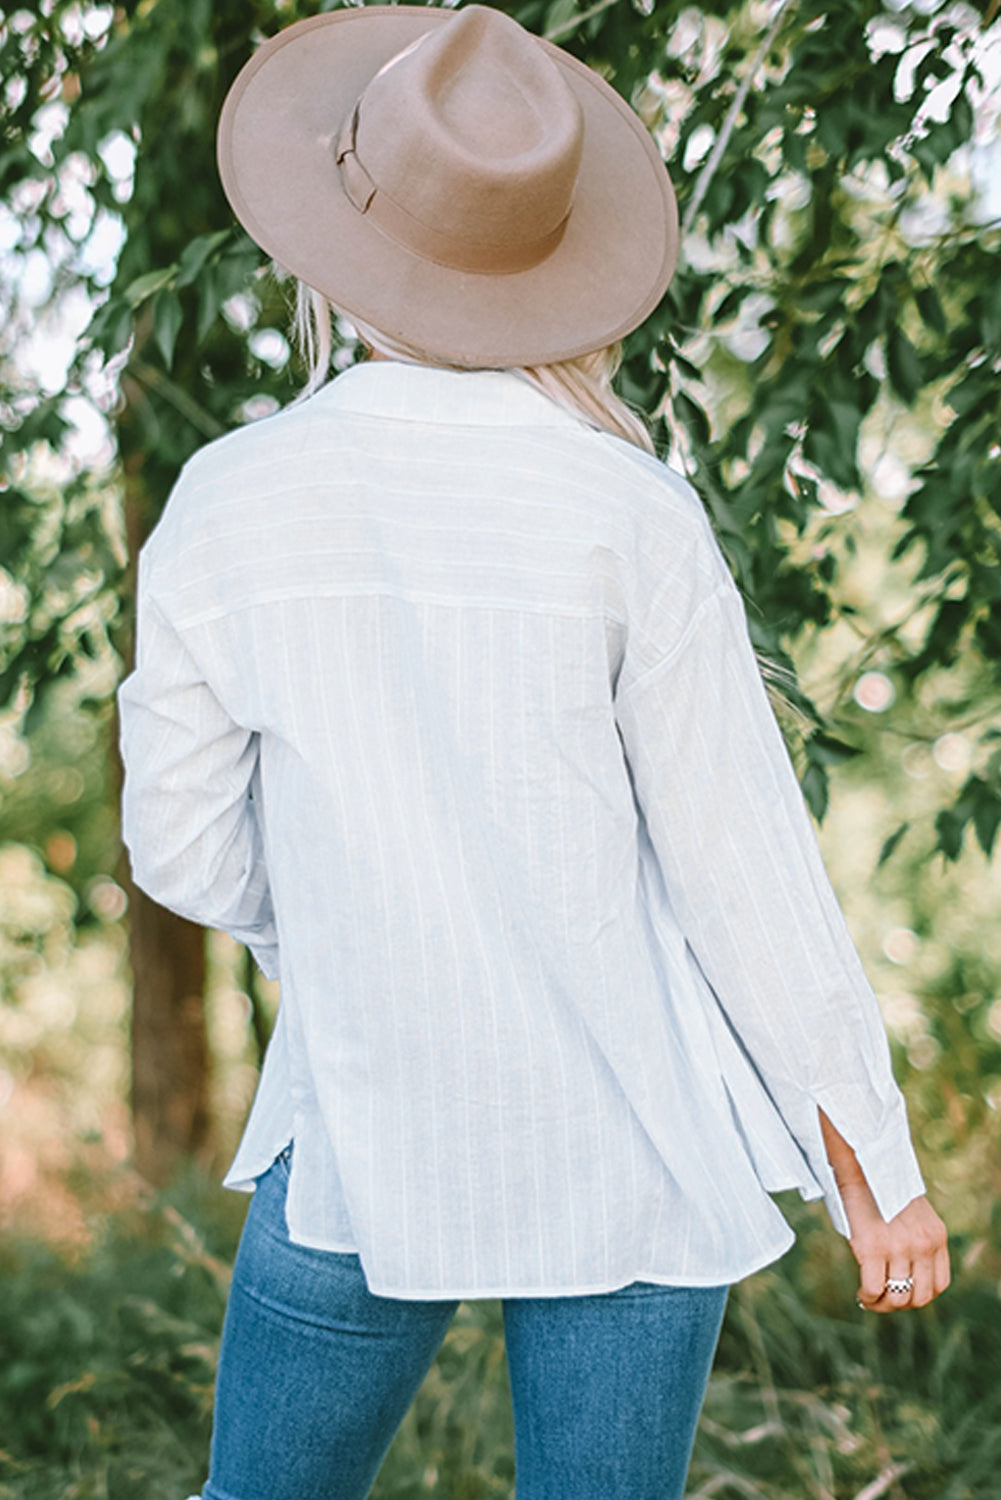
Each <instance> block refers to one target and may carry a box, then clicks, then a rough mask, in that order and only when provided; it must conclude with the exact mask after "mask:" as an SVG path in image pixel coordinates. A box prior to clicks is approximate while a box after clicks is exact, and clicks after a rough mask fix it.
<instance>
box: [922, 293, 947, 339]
mask: <svg viewBox="0 0 1001 1500" xmlns="http://www.w3.org/2000/svg"><path fill="white" fill-rule="evenodd" d="M914 300H915V302H916V303H917V304H918V312H919V313H920V314H921V317H922V318H923V320H924V321H925V322H926V323H927V324H928V327H929V328H931V329H933V330H934V331H935V333H945V330H946V326H947V325H946V321H945V313H944V312H943V310H942V304H941V302H940V301H939V297H938V292H936V291H935V289H934V287H930V286H923V287H918V289H917V290H916V291H915V293H914Z"/></svg>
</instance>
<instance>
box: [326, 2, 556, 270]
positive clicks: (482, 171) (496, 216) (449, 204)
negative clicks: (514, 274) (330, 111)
mask: <svg viewBox="0 0 1001 1500" xmlns="http://www.w3.org/2000/svg"><path fill="white" fill-rule="evenodd" d="M583 133H584V130H583V119H582V114H581V109H580V106H579V104H578V103H577V99H576V97H575V96H574V93H573V91H572V90H571V89H570V88H569V86H568V85H567V83H566V82H565V81H564V79H563V77H562V75H561V72H560V69H559V68H558V67H557V65H556V64H555V63H554V62H553V61H552V60H551V58H550V57H548V56H547V55H546V53H545V51H544V50H543V48H542V47H541V46H540V45H539V43H538V42H537V41H536V40H535V39H534V38H533V37H531V36H530V35H529V34H528V33H527V32H525V31H524V30H523V29H522V27H520V26H519V25H518V24H517V22H515V21H513V20H511V18H510V17H509V16H506V15H504V14H503V13H502V12H500V11H495V10H489V9H487V8H485V7H483V6H477V5H471V6H468V7H466V8H465V9H464V10H462V11H458V12H456V13H455V14H454V15H453V16H452V17H450V18H449V20H448V21H447V22H446V23H445V24H443V25H441V26H438V27H436V28H434V30H432V31H429V32H427V33H426V34H425V35H424V36H423V37H422V38H421V39H420V41H419V42H418V43H416V44H414V45H412V46H410V47H408V48H405V49H404V50H403V51H402V52H401V53H399V54H397V56H395V57H393V58H392V59H390V61H389V63H387V64H386V65H385V66H384V67H383V68H382V69H381V70H380V72H379V73H377V74H376V76H375V77H374V78H373V79H372V80H371V82H370V83H369V84H368V86H367V88H366V89H365V90H364V92H363V94H362V95H361V98H360V99H359V100H358V103H357V105H356V129H355V139H354V151H355V154H356V157H357V161H358V162H359V163H360V164H361V165H362V167H363V168H364V171H365V173H366V175H367V177H368V178H369V179H370V181H371V184H372V187H373V188H374V190H375V195H376V197H378V196H379V195H383V196H384V198H387V199H389V200H391V202H392V204H393V206H394V208H395V209H398V210H400V211H402V213H403V214H404V215H406V216H408V217H409V218H410V219H412V220H414V221H415V230H417V231H419V229H420V228H421V227H423V228H427V229H430V230H432V231H434V233H435V235H436V238H437V237H438V236H441V237H443V238H447V239H451V240H454V241H455V242H456V245H457V247H458V248H460V250H461V247H462V246H466V245H468V246H484V247H490V248H493V249H496V251H497V252H498V253H499V254H500V255H501V256H503V254H504V253H505V252H506V251H511V252H513V253H514V254H515V255H516V256H518V258H519V263H521V262H522V261H523V259H524V253H525V252H526V251H527V252H528V253H530V252H531V249H532V247H533V246H535V245H538V246H539V249H540V254H539V257H538V258H540V259H541V258H543V256H544V255H545V254H548V253H549V252H550V251H551V250H552V249H553V248H555V244H556V242H557V239H556V236H557V234H558V232H559V230H560V228H561V226H562V225H563V223H564V222H565V220H566V219H567V217H568V215H569V213H570V210H571V207H572V204H573V195H574V187H575V184H576V181H577V174H578V169H579V166H580V159H581V151H582V146H583ZM402 224H403V232H405V225H406V220H403V221H402ZM394 229H395V232H396V233H397V234H399V233H400V232H401V229H400V221H396V223H395V225H394ZM519 252H521V254H520V255H519Z"/></svg>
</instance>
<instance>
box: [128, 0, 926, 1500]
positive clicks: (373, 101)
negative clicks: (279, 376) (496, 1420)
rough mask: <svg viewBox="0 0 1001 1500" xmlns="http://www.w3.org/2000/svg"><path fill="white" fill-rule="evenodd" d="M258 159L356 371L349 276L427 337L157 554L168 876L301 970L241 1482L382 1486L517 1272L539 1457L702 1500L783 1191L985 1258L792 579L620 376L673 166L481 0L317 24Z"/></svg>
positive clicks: (509, 1300)
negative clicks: (815, 704)
mask: <svg viewBox="0 0 1001 1500" xmlns="http://www.w3.org/2000/svg"><path fill="white" fill-rule="evenodd" d="M219 153H220V166H221V171H222V176H223V182H224V185H225V188H226V192H227V194H228V196H229V199H230V201H231V203H232V205H233V207H234V209H235V211H236V213H237V216H238V217H239V218H240V220H241V222H242V223H243V224H244V225H245V226H246V228H247V229H248V230H249V232H250V233H251V234H252V235H253V236H254V237H255V239H257V240H258V241H259V243H260V244H261V245H262V246H263V247H264V248H265V249H266V250H267V251H268V252H269V253H270V254H272V255H273V256H274V257H275V258H276V259H277V260H278V261H279V262H280V263H281V264H282V265H283V266H285V267H287V268H288V269H289V270H290V271H292V272H293V273H294V274H295V275H296V276H297V277H298V278H299V280H300V282H301V283H302V285H303V287H304V288H308V289H311V290H310V292H309V296H310V297H311V298H312V302H313V307H314V310H317V309H319V311H320V312H321V313H322V314H323V317H322V318H321V321H320V324H319V329H320V347H319V349H318V363H317V366H316V369H315V371H314V380H313V382H312V385H313V386H314V387H316V386H317V385H320V384H322V381H323V379H324V378H325V376H326V373H327V368H326V367H327V356H328V355H329V321H326V322H324V319H325V318H326V317H327V316H328V311H329V305H331V304H332V305H333V306H334V307H336V308H337V309H339V310H340V311H342V312H345V313H346V314H347V315H348V316H349V317H350V318H351V319H352V320H353V321H354V322H355V324H356V326H357V327H358V328H359V329H360V330H361V331H362V333H363V336H364V337H366V338H367V340H368V341H369V344H370V347H371V348H372V350H373V352H374V353H375V354H376V356H377V357H376V358H374V359H372V360H370V361H368V362H366V363H365V364H363V365H360V366H356V367H354V368H352V369H350V370H348V371H347V372H345V373H344V374H342V375H340V376H339V377H337V378H336V379H334V380H333V381H331V382H329V383H328V384H325V385H322V388H321V389H318V390H317V391H316V393H315V394H313V395H311V397H310V399H308V400H306V401H305V402H301V403H297V404H296V405H294V406H293V407H291V408H289V409H288V410H287V411H285V412H284V413H282V414H280V415H278V416H275V417H274V418H271V419H269V420H267V421H265V422H261V423H258V424H254V425H252V426H251V427H249V428H245V429H243V430H241V431H238V432H236V433H232V434H230V435H229V436H227V437H225V438H223V439H221V440H220V441H218V442H215V443H212V444H210V445H209V446H208V447H207V448H205V449H203V450H202V451H201V452H200V453H198V454H197V455H196V456H195V457H194V458H193V459H192V460H191V462H190V463H189V464H188V465H187V466H186V468H185V470H184V472H183V474H182V475H181V478H180V480H179V482H178V484H177V486H176V489H175V491H174V493H173V495H172V497H171V499H170V502H169V503H168V505H167V508H166V511H165V513H164V515H163V517H162V519H161V521H160V523H159V525H158V526H157V528H156V530H155V532H154V534H153V536H152V537H151V538H150V540H149V541H148V543H147V544H146V546H145V547H144V549H143V552H142V555H141V558H140V580H139V623H138V652H137V666H136V670H135V672H134V673H133V674H132V675H131V676H130V677H129V678H128V679H127V681H126V682H125V683H124V684H123V686H122V688H121V690H120V706H121V714H122V724H123V740H122V743H123V754H124V760H125V764H126V784H125V793H124V832H125V839H126V842H127V844H128V847H129V849H130V852H131V856H132V861H133V869H134V872H135V878H136V880H137V882H138V884H139V885H140V886H142V887H143V888H144V889H146V890H147V891H149V892H150V894H151V895H152V896H154V897H155V898H156V899H157V900H159V901H161V902H162V903H163V904H165V905H166V906H168V907H171V908H172V909H173V910H175V911H178V912H180V913H182V914H183V915H185V916H188V917H190V918H192V919H193V920H195V921H199V922H203V923H205V924H206V925H211V926H215V927H220V928H223V929H225V930H227V931H228V932H230V933H232V934H233V935H234V936H235V937H237V938H239V939H240V940H241V941H243V942H245V943H247V944H249V945H250V947H251V948H252V950H253V952H254V954H255V956H256V958H257V960H258V962H259V964H260V966H261V968H262V969H263V970H264V972H265V974H267V975H268V976H270V977H280V980H281V1004H280V1008H279V1015H278V1022H277V1027H276V1032H275V1036H274V1039H273V1041H272V1043H271V1046H270V1048H269V1050H268V1054H267V1058H266V1061H265V1064H264V1069H263V1074H262V1078H261V1082H260V1087H259V1090H258V1094H257V1098H256V1100H255V1103H254V1108H253V1111H252V1113H251V1117H250V1121H249V1123H248V1126H247V1130H246V1133H245V1135H244V1138H243V1141H242V1143H241V1146H240V1149H239V1152H238V1154H237V1157H236V1160H235V1161H234V1163H233V1166H232V1168H231V1169H230V1172H229V1174H228V1176H227V1178H226V1182H227V1184H228V1185H229V1186H231V1187H237V1188H242V1189H244V1190H246V1191H254V1198H253V1202H252V1204H251V1208H250V1212H249V1215H248V1219H247V1223H246V1226H245V1229H244V1233H243V1237H242V1240H241V1245H240V1250H239V1254H238V1257H237V1262H236V1267H235V1271H234V1282H233V1291H232V1296H231V1298H230V1303H229V1308H228V1311H227V1316H226V1325H225V1330H224V1336H223V1344H222V1352H221V1360H220V1368H219V1377H218V1385H217V1392H216V1414H215V1427H214V1434H213V1445H212V1463H211V1474H210V1478H209V1481H208V1484H207V1485H206V1488H205V1490H204V1492H203V1493H204V1496H205V1497H206V1500H286V1497H287V1500H314V1497H321V1496H322V1497H330V1500H353V1497H361V1496H364V1495H365V1494H367V1493H368V1491H369V1488H370V1486H371V1484H372V1482H373V1479H374V1477H375V1475H376V1472H377V1470H378V1468H379V1464H380V1462H381V1460H382V1458H383V1456H384V1454H385V1452H386V1449H387V1448H388V1446H389V1443H390V1441H391V1439H392V1437H393V1434H394V1433H395V1431H396V1429H397V1427H398V1425H399V1422H400V1421H401V1420H402V1417H403V1415H404V1414H405V1412H406V1410H407V1408H408V1406H409V1404H410V1401H411V1400H412V1398H413V1395H414V1393H415V1391H416V1389H417V1387H418V1385H419V1384H420V1382H421V1380H422V1378H423V1376H424V1374H425V1372H426V1370H427V1368H428V1366H429V1364H430V1362H431V1360H432V1359H433V1357H434V1354H435V1351H436V1349H437V1347H438V1345H439V1343H440V1341H441V1339H442V1337H443V1336H444V1333H445V1331H446V1329H447V1327H448V1324H449V1321H450V1319H451V1317H452V1314H453V1312H454V1310H455V1308H456V1306H457V1303H458V1301H459V1300H460V1299H463V1298H465V1299H471V1298H476V1297H497V1298H501V1299H502V1301H503V1312H504V1323H505V1338H506V1345H507V1357H508V1368H509V1373H510V1380H511V1391H512V1401H513V1406H514V1415H515V1431H516V1455H515V1457H516V1465H517V1493H518V1496H519V1500H540V1497H543V1496H544V1497H546V1500H598V1497H601V1500H609V1497H622V1500H646V1497H650V1500H653V1497H655V1496H656V1497H657V1500H664V1497H675V1496H680V1495H681V1494H682V1492H683V1489H684V1480H685V1473H686V1469H687V1466H688V1461H689V1456H690V1451H691V1445H692V1441H693V1435H694V1431H695V1425H696V1421H697V1417H698V1412H699V1408H700V1404H701V1401H702V1399H703V1395H704V1391H705V1385H706V1381H707V1378H708V1373H709V1369H710V1365H711V1361H712V1357H713V1353H714V1349H715V1345H716V1339H717V1336H718V1332H719V1327H720V1323H721V1319H722V1316H723V1310H724V1304H725V1300H726V1295H727V1290H728V1287H729V1286H730V1285H731V1284H732V1283H733V1282H734V1281H736V1280H738V1279H739V1278H741V1277H743V1276H746V1275H748V1274H749V1273H751V1272H752V1271H754V1270H755V1269H757V1268H759V1267H761V1266H764V1265H766V1264H769V1263H770V1262H772V1261H774V1260H775V1259H776V1258H777V1257H778V1256H780V1255H781V1254H782V1253H783V1252H784V1251H785V1250H786V1249H787V1248H788V1246H789V1244H790V1243H791V1241H792V1238H793V1236H792V1233H791V1231H790V1229H789V1227H788V1225H787V1224H786V1221H785V1220H784V1218H783V1217H782V1215H781V1214H780V1213H779V1211H778V1209H777V1207H776V1206H775V1205H774V1203H773V1202H772V1200H771V1198H770V1197H769V1192H770V1191H772V1190H776V1189H779V1188H785V1187H791V1186H795V1187H798V1188H799V1189H800V1191H801V1192H802V1194H803V1195H804V1197H807V1198H816V1197H819V1196H821V1195H823V1196H824V1197H825V1199H826V1201H827V1204H828V1207H829V1209H830V1212H831V1216H832V1219H833V1222H834V1224H835V1227H836V1228H837V1229H839V1230H840V1231H841V1233H843V1234H845V1235H846V1236H848V1237H849V1238H850V1242H851V1245H852V1249H853V1250H854V1252H855V1255H856V1257H857V1258H858V1260H859V1265H860V1290H859V1301H860V1305H862V1306H864V1307H871V1308H874V1309H875V1310H877V1311H891V1310H896V1309H902V1308H905V1307H918V1306H922V1305H924V1304H926V1303H927V1302H928V1301H930V1300H931V1298H932V1297H934V1296H935V1295H937V1294H938V1293H939V1292H941V1291H942V1290H943V1289H944V1287H945V1286H946V1285H947V1284H948V1280H949V1268H948V1257H947V1251H946V1238H945V1230H944V1226H943V1225H942V1223H941V1220H940V1219H939V1218H938V1216H937V1214H936V1213H935V1212H934V1210H933V1209H932V1208H931V1206H930V1205H929V1203H928V1201H927V1198H926V1197H925V1196H924V1183H923V1181H922V1178H921V1174H920V1171H919V1169H918V1165H917V1162H916V1159H915V1156H914V1152H913V1148H912V1145H911V1141H910V1136H909V1132H908V1126H907V1119H906V1113H905V1109H904V1104H903V1099H902V1096H901V1094H900V1091H899V1089H898V1088H897V1086H896V1084H895V1083H894V1080H893V1076H892V1073H891V1071H890V1061H889V1051H888V1047H887V1041H886V1035H885V1032H884V1030H883V1026H882V1022H881V1019H880V1014H879V1010H878V1006H877V1004H876V1000H875V997H874V995H873V993H872V990H871V988H870V986H869V984H868V982H867V980H866V977H865V975H864V973H863V970H862V968H861V965H860V962H859V959H858V956H857V954H856V952H855V949H854V947H853V946H852V943H851V939H850V937H849V935H848V932H847V929H846V926H845V923H844V919H843V917H842V915H841V912H840V910H839V908H838V906H837V903H836V900H835V898H834V895H833V892H832V890H831V887H830V884H829V881H828V879H827V876H826V872H825V870H824V867H823V863H822V861H821V858H820V854H819V850H818V847H817V844H816V841H815V838H814V836H813V831H812V827H811V825H810V822H809V818H808V816H807V814H806V811H805V807H804V804H803V800H802V797H801V794H800V791H799V786H798V783H797V781H796V778H795V775H794V773H793V770H792V767H791V765H790V762H789V759H788V755H787V754H786V751H785V747H784V745H783V742H782V739H781V735H780V733H779V730H778V727H777V725H776V722H775V719H774V717H773V716H772V714H771V710H770V708H769V706H768V701H767V697H766V694H765V691H764V688H763V685H762V682H761V677H760V675H759V672H758V670H757V665H756V660H755V657H754V654H753V651H752V648H751V645H750V641H749V638H748V634H747V627H746V621H745V617H744V613H743V607H742V604H741V601H740V596H739V594H738V592H737V590H736V587H735V585H734V583H733V580H732V578H731V576H730V574H729V572H728V570H727V567H726V565H725V562H724V560H723V557H722V555H721V553H720V551H719V548H718V546H717V544H716V541H715V538H714V536H713V533H712V530H711V528H710V526H709V524H708V521H707V518H706V516H705V513H704V511H703V509H702V507H701V505H700V504H699V502H698V499H697V497H696V496H695V495H694V493H693V491H692V490H691V489H690V488H689V487H688V486H687V484H685V482H684V481H682V480H681V479H680V478H678V477H677V476H676V475H674V474H673V473H672V472H671V471H669V470H668V469H666V468H665V467H664V466H663V465H662V464H660V463H659V462H658V461H657V460H656V458H654V457H653V455H652V453H651V452H650V451H649V448H650V445H649V439H648V438H647V437H646V435H645V433H644V432H643V430H642V429H641V427H640V424H639V423H638V422H637V421H636V419H635V418H633V417H632V416H631V414H630V413H629V412H628V411H627V410H626V408H625V407H624V406H623V405H622V403H621V402H620V401H619V400H618V399H617V398H616V397H615V396H614V395H613V394H612V391H611V385H610V379H611V374H612V371H613V368H614V359H615V350H614V346H615V344H616V341H617V340H619V339H620V338H621V337H622V336H623V335H624V334H625V333H627V332H628V331H629V330H631V329H632V328H634V327H636V326H637V325H638V324H639V323H640V322H641V321H642V320H643V318H644V317H645V316H646V315H647V314H648V313H649V312H650V311H651V309H652V308H653V307H654V306H655V305H656V304H657V302H658V301H659V300H660V298H661V297H662V295H663V293H664V290H665V288H666V286H667V283H668V281H669V279H670V276H671V274H672V271H673V268H674V263H675V258H676V250H677V219H676V214H675V205H674V197H673V193H672V190H671V185H670V182H669V180H668V177H667V174H666V172H665V171H664V168H663V164H662V163H661V161H660V158H659V155H658V153H657V152H656V150H655V148H654V146H653V144H652V142H651V141H650V139H649V137H648V135H647V133H646V131H645V130H644V128H643V126H642V124H641V123H640V122H639V120H638V119H637V118H636V117H635V116H634V115H633V114H632V112H631V111H630V110H629V109H628V108H627V107H626V106H625V105H624V104H623V102H622V101H621V100H620V99H619V98H618V96H617V95H616V94H615V93H614V92H613V90H612V89H611V88H609V87H608V86H607V85H606V84H605V83H604V82H603V81H602V80H601V79H599V78H598V77H597V76H596V75H594V74H593V73H591V72H590V71H589V70H588V69H587V68H585V67H584V66H583V65H582V64H580V63H578V62H577V61H575V60H574V59H573V58H571V57H569V56H568V55H566V54H565V53H562V52H561V51H559V50H558V49H557V48H555V47H553V46H551V45H549V44H547V43H543V42H540V41H539V40H538V39H537V38H534V37H532V36H530V35H529V34H528V33H526V32H524V31H523V30H522V29H521V28H520V27H519V26H518V25H516V23H515V22H513V21H512V20H510V19H509V18H508V17H506V16H505V15H503V14H501V13H499V12H496V11H492V10H489V9H487V8H484V7H481V6H469V7H467V8H465V9H464V10H462V11H459V12H454V13H453V12H450V11H444V10H435V9H426V8H416V7H415V8H407V7H386V8H381V7H380V8H366V9H356V10H349V11H339V12H337V13H335V14H332V15H324V16H320V17H317V18H315V19H313V20H309V21H305V22H301V23H299V24H297V25H294V26H291V27H289V28H287V29H286V30H285V31H283V32H282V33H281V34H280V35H279V36H278V37H276V38H275V39H274V40H273V41H271V42H270V43H268V44H267V45H265V46H264V47H262V48H261V49H260V51H259V52H258V53H257V54H256V56H255V57H254V58H253V59H252V61H251V62H250V63H249V64H248V65H247V66H246V68H245V69H244V70H243V72H242V73H241V75H240V76H239V78H238V79H237V81H236V83H235V85H234V87H233V89H232V90H231V92H230V95H229V97H228V99H227V101H226V105H225V107H224V110H223V115H222V120H221V123H220V132H219ZM324 338H325V339H326V346H325V347H323V345H324Z"/></svg>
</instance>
